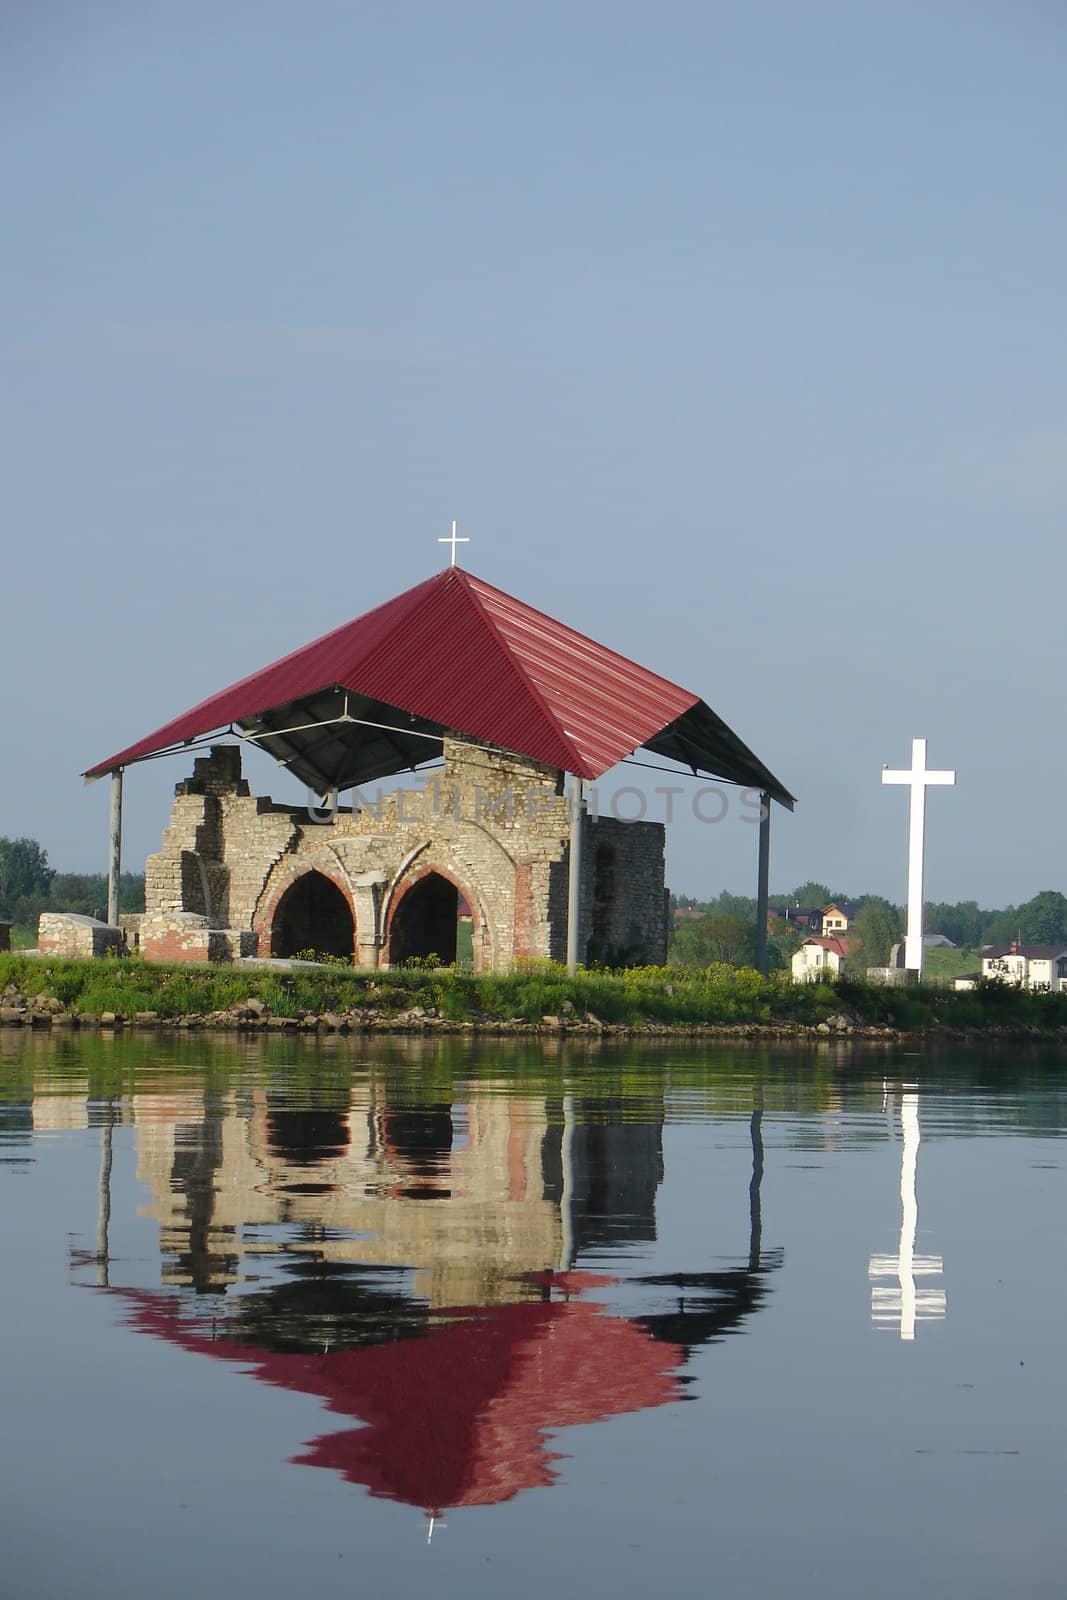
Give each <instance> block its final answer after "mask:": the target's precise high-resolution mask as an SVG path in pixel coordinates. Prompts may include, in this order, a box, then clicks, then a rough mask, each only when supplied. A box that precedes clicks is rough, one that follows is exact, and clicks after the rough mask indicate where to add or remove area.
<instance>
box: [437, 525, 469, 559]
mask: <svg viewBox="0 0 1067 1600" xmlns="http://www.w3.org/2000/svg"><path fill="white" fill-rule="evenodd" d="M437 542H438V544H450V545H451V546H452V562H451V565H452V566H455V564H456V546H457V544H470V539H469V538H462V539H457V537H456V523H455V519H454V518H453V521H452V533H451V535H450V536H446V535H442V536H441V538H440V539H438V541H437Z"/></svg>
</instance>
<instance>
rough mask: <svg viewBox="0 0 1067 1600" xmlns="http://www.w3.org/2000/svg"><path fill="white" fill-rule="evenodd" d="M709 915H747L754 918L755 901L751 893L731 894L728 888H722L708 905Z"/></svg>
mask: <svg viewBox="0 0 1067 1600" xmlns="http://www.w3.org/2000/svg"><path fill="white" fill-rule="evenodd" d="M708 913H709V915H710V916H713V917H715V916H722V917H748V918H751V919H755V915H756V902H755V899H754V898H753V897H752V896H751V895H746V894H731V893H730V891H729V890H728V889H723V891H722V893H721V894H719V895H717V896H716V898H715V899H714V900H712V902H711V904H710V905H709V907H708Z"/></svg>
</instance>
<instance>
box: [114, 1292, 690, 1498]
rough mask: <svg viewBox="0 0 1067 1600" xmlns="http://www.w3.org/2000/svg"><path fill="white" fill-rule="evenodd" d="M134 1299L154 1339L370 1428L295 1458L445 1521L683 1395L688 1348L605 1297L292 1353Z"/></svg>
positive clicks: (171, 1305)
mask: <svg viewBox="0 0 1067 1600" xmlns="http://www.w3.org/2000/svg"><path fill="white" fill-rule="evenodd" d="M582 1279H583V1282H588V1281H589V1277H588V1275H587V1274H583V1275H582ZM557 1281H560V1280H557ZM562 1281H563V1282H565V1283H566V1281H567V1280H562ZM593 1281H596V1280H593ZM602 1281H603V1280H602ZM569 1286H570V1287H572V1288H574V1287H580V1286H582V1285H578V1284H574V1283H572V1284H570V1285H569ZM125 1296H126V1298H127V1299H128V1300H130V1301H132V1302H133V1306H134V1309H133V1312H132V1316H131V1321H132V1323H133V1325H134V1326H135V1327H138V1328H140V1329H141V1330H142V1331H144V1332H146V1333H153V1334H156V1335H159V1336H160V1337H162V1338H165V1339H167V1340H169V1341H170V1342H172V1343H174V1344H178V1345H180V1346H181V1347H182V1348H183V1349H186V1350H190V1351H195V1352H197V1353H199V1354H202V1355H211V1356H216V1357H221V1358H222V1359H224V1360H227V1361H236V1362H240V1363H241V1364H243V1365H245V1366H246V1367H247V1368H248V1370H249V1372H250V1373H251V1375H252V1376H253V1377H256V1378H259V1379H260V1380H262V1381H263V1382H265V1383H270V1384H275V1385H277V1386H278V1387H279V1388H283V1389H291V1390H295V1391H298V1392H300V1393H304V1394H314V1395H318V1396H319V1397H320V1398H321V1399H322V1400H323V1401H325V1403H326V1406H327V1408H328V1409H329V1410H330V1411H333V1412H335V1413H337V1414H338V1415H340V1416H346V1417H353V1418H356V1419H357V1420H358V1421H360V1422H361V1423H363V1424H365V1426H361V1427H359V1428H357V1429H350V1428H349V1429H345V1430H343V1431H341V1432H338V1433H326V1434H322V1435H320V1436H319V1437H318V1438H317V1439H314V1440H312V1442H311V1443H310V1445H309V1446H308V1447H307V1449H306V1450H305V1452H304V1453H303V1454H302V1455H298V1456H295V1457H293V1460H294V1461H295V1462H298V1463H300V1464H302V1465H304V1466H314V1467H328V1468H330V1470H332V1471H334V1472H339V1473H341V1475H342V1476H343V1477H345V1478H347V1479H348V1480H349V1482H351V1483H361V1484H365V1485H366V1486H367V1488H368V1489H369V1490H370V1492H371V1493H372V1494H374V1495H380V1496H383V1497H384V1498H387V1499H390V1500H402V1501H406V1502H407V1503H408V1504H409V1505H414V1506H422V1507H424V1508H426V1509H428V1510H433V1511H442V1510H444V1509H445V1508H447V1507H449V1506H465V1505H466V1506H473V1505H495V1504H498V1503H499V1502H500V1501H503V1500H510V1499H511V1498H512V1496H513V1495H515V1494H517V1493H518V1492H519V1491H520V1490H522V1489H530V1488H535V1487H538V1486H540V1485H545V1484H549V1483H551V1482H553V1480H554V1477H555V1474H554V1473H553V1471H552V1468H551V1462H552V1461H553V1460H556V1459H558V1457H557V1456H554V1455H552V1454H551V1453H550V1452H549V1451H548V1450H547V1449H546V1444H545V1439H544V1433H545V1431H546V1430H548V1429H556V1428H563V1427H569V1426H572V1425H573V1424H575V1423H582V1422H597V1421H599V1420H601V1419H602V1418H604V1417H609V1416H616V1415H619V1414H621V1413H623V1412H627V1411H638V1410H642V1409H643V1408H645V1407H648V1406H657V1405H663V1404H664V1403H665V1402H666V1401H668V1400H676V1399H678V1398H680V1395H681V1390H680V1388H679V1387H678V1383H677V1380H676V1378H675V1376H674V1373H673V1369H674V1368H676V1367H677V1366H678V1365H679V1364H680V1362H681V1360H682V1354H683V1352H682V1350H681V1349H680V1347H679V1346H677V1345H674V1344H669V1343H665V1342H657V1341H656V1340H655V1339H653V1337H652V1335H651V1334H649V1333H647V1332H646V1331H645V1330H644V1329H643V1328H641V1327H640V1326H638V1325H637V1324H636V1323H633V1322H629V1321H626V1320H625V1319H624V1318H621V1317H616V1316H612V1315H611V1314H610V1313H609V1312H607V1311H606V1310H605V1308H604V1307H603V1306H601V1305H599V1304H597V1303H596V1302H595V1301H590V1302H584V1301H580V1300H574V1299H572V1300H568V1301H564V1302H560V1301H533V1302H523V1303H520V1304H517V1305H510V1306H501V1307H492V1308H489V1309H484V1308H478V1309H476V1310H469V1311H463V1312H453V1313H449V1320H448V1321H447V1323H446V1324H445V1325H444V1326H443V1327H441V1326H439V1327H436V1328H434V1329H432V1330H431V1331H430V1332H429V1333H428V1334H426V1335H425V1336H423V1337H419V1338H409V1339H400V1340H395V1341H393V1342H392V1343H389V1344H382V1345H372V1346H357V1347H356V1348H354V1349H348V1350H342V1351H338V1352H337V1353H336V1354H332V1355H331V1354H326V1355H292V1354H279V1353H276V1352H273V1351H265V1350H262V1349H260V1348H258V1347H255V1346H252V1345H246V1344H239V1343H235V1342H234V1341H232V1340H229V1339H227V1338H225V1337H222V1338H214V1339H213V1338H211V1336H210V1335H208V1334H205V1333H203V1332H201V1331H200V1326H199V1324H198V1323H197V1322H196V1321H195V1320H194V1319H192V1318H189V1317H187V1316H184V1315H183V1314H182V1312H181V1311H180V1310H179V1309H178V1308H177V1307H176V1305H175V1302H174V1301H173V1300H172V1299H170V1298H168V1297H166V1296H161V1295H157V1294H149V1293H144V1292H140V1291H125Z"/></svg>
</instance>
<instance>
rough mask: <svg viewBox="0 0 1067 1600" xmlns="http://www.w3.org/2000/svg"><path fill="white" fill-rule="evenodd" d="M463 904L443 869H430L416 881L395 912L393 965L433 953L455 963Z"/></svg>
mask: <svg viewBox="0 0 1067 1600" xmlns="http://www.w3.org/2000/svg"><path fill="white" fill-rule="evenodd" d="M460 907H461V900H460V893H459V890H458V889H457V888H456V886H455V884H454V883H452V882H450V881H449V879H448V878H445V877H442V875H441V873H439V872H428V873H426V875H425V877H422V878H420V879H419V881H418V882H417V883H414V884H412V886H411V888H410V889H409V890H408V891H407V893H406V894H405V895H404V896H403V898H402V899H401V901H400V903H399V905H398V906H397V908H396V910H395V911H394V912H393V920H392V923H391V925H390V928H389V965H390V966H393V967H396V966H400V965H401V964H402V963H403V962H405V961H414V960H425V959H426V957H427V956H433V957H435V959H436V960H437V961H439V962H440V964H441V965H442V966H443V967H447V966H451V964H452V962H453V961H455V959H456V951H457V937H458V928H459V919H460ZM466 909H467V908H466V904H465V902H464V903H463V910H464V911H466ZM467 914H468V916H469V913H467Z"/></svg>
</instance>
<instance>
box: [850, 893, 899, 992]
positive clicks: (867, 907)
mask: <svg viewBox="0 0 1067 1600" xmlns="http://www.w3.org/2000/svg"><path fill="white" fill-rule="evenodd" d="M899 938H900V919H899V917H898V915H897V910H896V907H895V906H891V905H890V904H889V901H888V900H882V899H881V897H880V896H878V895H869V896H868V897H867V900H866V902H865V904H864V905H862V906H861V907H860V909H859V911H858V912H857V913H856V920H855V922H854V923H853V924H852V927H851V929H850V939H849V958H848V964H849V966H850V967H851V968H853V970H856V971H859V972H860V973H863V972H865V971H866V969H867V968H868V967H887V966H888V965H889V953H890V951H891V950H892V948H893V946H894V945H895V944H896V943H897V941H898V940H899Z"/></svg>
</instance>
